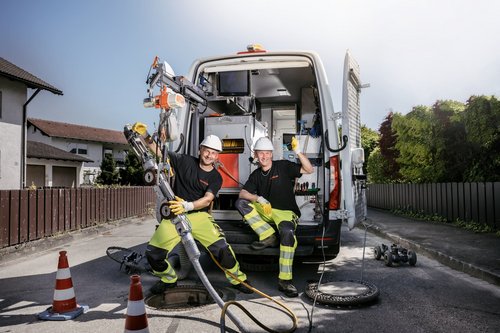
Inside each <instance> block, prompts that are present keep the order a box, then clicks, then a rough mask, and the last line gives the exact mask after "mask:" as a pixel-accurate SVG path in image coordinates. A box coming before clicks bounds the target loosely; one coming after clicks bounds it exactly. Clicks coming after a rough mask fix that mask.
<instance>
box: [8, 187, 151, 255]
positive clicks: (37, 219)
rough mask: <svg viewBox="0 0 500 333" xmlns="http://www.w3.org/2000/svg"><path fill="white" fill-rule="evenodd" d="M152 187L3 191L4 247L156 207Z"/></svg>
mask: <svg viewBox="0 0 500 333" xmlns="http://www.w3.org/2000/svg"><path fill="white" fill-rule="evenodd" d="M155 201H156V196H155V194H154V191H153V188H152V187H123V188H77V189H74V188H73V189H41V190H2V191H0V248H4V247H7V246H12V245H17V244H20V243H24V242H28V241H32V240H35V239H40V238H43V237H47V236H52V235H55V234H59V233H63V232H67V231H72V230H77V229H83V228H86V227H90V226H92V225H96V224H100V223H104V222H107V221H113V220H118V219H122V218H126V217H131V216H137V215H142V214H145V213H147V212H148V209H149V208H151V207H155V206H154V202H155Z"/></svg>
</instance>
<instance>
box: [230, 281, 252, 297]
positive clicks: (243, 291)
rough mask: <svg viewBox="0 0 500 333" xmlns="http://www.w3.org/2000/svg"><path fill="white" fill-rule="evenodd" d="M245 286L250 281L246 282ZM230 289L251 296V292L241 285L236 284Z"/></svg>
mask: <svg viewBox="0 0 500 333" xmlns="http://www.w3.org/2000/svg"><path fill="white" fill-rule="evenodd" d="M245 283H246V284H248V285H250V281H248V280H246V281H245ZM231 287H232V288H234V289H236V290H238V291H239V292H242V293H244V294H252V293H253V290H252V289H250V288H248V287H247V286H245V285H244V284H243V283H238V284H233V285H232V286H231Z"/></svg>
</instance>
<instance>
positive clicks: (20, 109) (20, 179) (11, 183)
mask: <svg viewBox="0 0 500 333" xmlns="http://www.w3.org/2000/svg"><path fill="white" fill-rule="evenodd" d="M28 88H29V89H35V91H34V92H33V93H32V94H31V95H30V97H29V98H28ZM42 90H47V91H50V92H51V93H53V94H56V95H62V94H63V92H62V91H61V90H59V89H57V88H55V87H54V86H52V85H50V84H48V83H47V82H45V81H43V80H41V79H39V78H38V77H36V76H34V75H33V74H31V73H28V72H27V71H25V70H24V69H22V68H20V67H18V66H16V65H14V64H13V63H11V62H9V61H7V60H5V59H4V58H1V57H0V189H20V188H24V187H26V174H25V172H26V119H27V109H28V105H29V103H30V102H31V101H32V100H33V99H34V98H35V97H36V96H37V95H38V93H39V92H40V91H42Z"/></svg>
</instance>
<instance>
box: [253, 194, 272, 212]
mask: <svg viewBox="0 0 500 333" xmlns="http://www.w3.org/2000/svg"><path fill="white" fill-rule="evenodd" d="M257 202H258V203H260V205H261V206H262V210H263V211H264V214H266V215H267V216H271V215H272V211H273V207H271V203H270V202H269V201H267V199H266V198H264V197H260V196H259V197H258V198H257Z"/></svg>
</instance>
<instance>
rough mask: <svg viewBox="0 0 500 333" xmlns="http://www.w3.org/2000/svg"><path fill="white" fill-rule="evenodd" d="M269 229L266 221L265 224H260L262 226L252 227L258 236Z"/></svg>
mask: <svg viewBox="0 0 500 333" xmlns="http://www.w3.org/2000/svg"><path fill="white" fill-rule="evenodd" d="M263 223H265V222H263ZM252 227H253V226H252ZM252 229H253V228H252ZM270 229H272V228H271V226H270V225H269V224H267V223H266V224H264V225H262V226H260V227H258V228H255V229H253V231H255V232H256V233H257V235H259V236H260V235H261V234H263V233H265V232H266V231H268V230H270Z"/></svg>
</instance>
